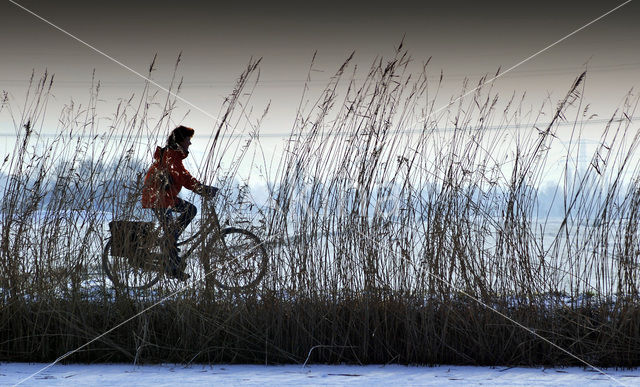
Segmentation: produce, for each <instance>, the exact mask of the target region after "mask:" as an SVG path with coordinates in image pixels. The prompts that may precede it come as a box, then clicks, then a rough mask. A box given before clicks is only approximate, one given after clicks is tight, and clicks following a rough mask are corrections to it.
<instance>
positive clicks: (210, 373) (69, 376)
mask: <svg viewBox="0 0 640 387" xmlns="http://www.w3.org/2000/svg"><path fill="white" fill-rule="evenodd" d="M45 366H46V364H25V363H2V364H0V385H2V386H11V385H15V384H17V383H19V382H20V381H22V380H24V379H25V378H27V377H29V376H30V375H33V374H34V373H36V372H38V371H39V370H41V369H42V368H43V367H45ZM605 372H606V373H607V375H608V376H605V375H602V374H600V373H598V372H595V371H593V370H584V369H582V368H575V367H574V368H562V369H560V368H519V367H517V368H515V367H514V368H508V367H497V368H490V367H468V366H438V367H411V366H410V367H405V366H398V365H387V366H380V365H369V366H348V365H337V366H335V365H333V366H331V365H310V366H306V367H302V366H301V365H285V366H259V365H214V366H209V365H193V366H190V367H184V366H182V365H147V366H137V367H136V366H133V365H130V364H129V365H123V364H106V365H105V364H103V365H55V366H53V367H51V368H48V369H47V370H45V371H43V372H41V373H39V374H38V375H35V376H33V377H32V378H30V379H28V380H26V381H24V382H23V383H22V384H20V385H21V386H68V385H73V386H74V387H76V386H117V387H122V386H153V387H161V386H175V385H181V386H187V385H189V386H204V385H225V386H227V385H275V386H294V385H295V386H300V385H303V386H314V385H321V386H323V385H324V386H326V385H333V386H336V385H338V386H339V385H347V384H348V385H349V386H352V385H355V386H369V387H371V386H387V387H390V386H416V385H418V386H424V385H438V386H441V385H446V386H449V385H465V386H469V385H491V386H579V385H585V386H586V385H588V386H615V385H627V386H633V385H640V370H637V369H636V370H630V371H629V370H613V369H610V370H605Z"/></svg>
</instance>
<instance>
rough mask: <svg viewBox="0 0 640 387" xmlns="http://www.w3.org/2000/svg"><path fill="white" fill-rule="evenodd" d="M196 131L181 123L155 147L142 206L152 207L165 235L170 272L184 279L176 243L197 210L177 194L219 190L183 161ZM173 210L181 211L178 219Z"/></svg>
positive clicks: (168, 269)
mask: <svg viewBox="0 0 640 387" xmlns="http://www.w3.org/2000/svg"><path fill="white" fill-rule="evenodd" d="M194 133H195V131H194V130H193V129H192V128H188V127H186V126H178V127H177V128H175V129H174V130H172V131H171V134H170V135H169V138H168V139H167V145H166V146H165V147H163V148H161V147H156V151H155V153H154V155H153V163H152V164H151V167H150V168H149V171H148V172H147V174H146V176H145V178H144V186H143V188H142V207H143V208H151V209H153V211H154V213H155V215H156V216H157V217H158V219H159V220H160V225H161V227H162V229H163V231H164V234H165V240H166V241H167V246H166V247H167V249H168V251H169V264H168V265H167V268H166V271H167V274H168V275H170V276H172V277H174V278H178V279H180V280H183V281H184V280H186V279H187V278H189V275H188V274H186V273H185V272H184V268H183V267H182V265H181V264H180V263H181V262H180V261H181V258H180V256H179V254H178V253H179V250H178V246H177V242H178V238H179V237H180V234H182V232H183V231H184V230H185V229H186V228H187V226H188V225H189V223H190V222H191V221H192V220H193V218H194V217H195V216H196V213H197V209H196V206H194V205H193V204H191V203H189V202H187V201H186V200H183V199H180V198H179V197H178V193H179V192H180V190H181V189H182V187H186V188H187V189H189V190H191V191H193V192H195V193H197V194H199V195H203V196H214V195H215V194H216V193H217V192H218V189H217V188H215V187H211V186H207V185H204V184H202V183H200V182H199V181H198V180H197V179H196V178H194V177H193V176H191V174H190V173H189V171H187V170H186V169H185V167H184V165H183V164H182V160H184V159H185V158H186V157H187V156H188V155H189V146H190V145H191V138H192V137H193V135H194ZM173 213H179V214H180V216H179V217H178V218H177V219H175V221H174V220H173Z"/></svg>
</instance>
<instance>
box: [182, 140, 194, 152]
mask: <svg viewBox="0 0 640 387" xmlns="http://www.w3.org/2000/svg"><path fill="white" fill-rule="evenodd" d="M189 145H191V137H187V138H185V139H184V140H183V141H182V142H181V143H180V146H181V147H182V149H184V150H185V152H188V151H189Z"/></svg>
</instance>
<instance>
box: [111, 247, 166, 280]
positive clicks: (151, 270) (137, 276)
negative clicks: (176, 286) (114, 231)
mask: <svg viewBox="0 0 640 387" xmlns="http://www.w3.org/2000/svg"><path fill="white" fill-rule="evenodd" d="M144 258H145V259H140V260H136V259H132V258H127V257H120V256H116V255H113V254H112V253H111V239H109V241H108V242H107V244H106V245H105V247H104V252H103V253H102V268H103V270H104V272H105V274H106V275H107V277H109V279H110V280H111V282H112V283H113V286H115V287H116V288H120V289H128V290H144V289H148V288H150V287H151V286H153V285H155V284H156V283H157V282H158V280H160V275H161V272H160V269H159V268H161V267H162V263H161V262H152V257H144Z"/></svg>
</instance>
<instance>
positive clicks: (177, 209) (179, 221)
mask: <svg viewBox="0 0 640 387" xmlns="http://www.w3.org/2000/svg"><path fill="white" fill-rule="evenodd" d="M176 201H177V203H176V205H175V206H173V207H169V208H154V209H153V212H154V213H155V214H156V216H157V217H158V220H159V221H160V226H161V227H162V230H163V232H164V235H165V236H171V237H173V238H172V239H173V242H174V244H173V246H168V247H169V251H170V252H171V253H170V255H171V260H172V261H173V262H171V263H172V264H175V265H176V266H177V265H178V264H180V256H179V255H178V249H177V246H176V245H175V242H177V241H178V238H179V237H180V234H182V232H183V231H184V230H185V229H186V228H187V226H188V225H189V223H191V221H192V220H193V218H195V216H196V214H197V213H198V209H197V208H196V206H194V205H193V204H191V203H189V202H187V201H185V200H182V199H180V198H177V199H176ZM174 213H179V214H180V215H179V216H178V217H177V218H176V219H174Z"/></svg>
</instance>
